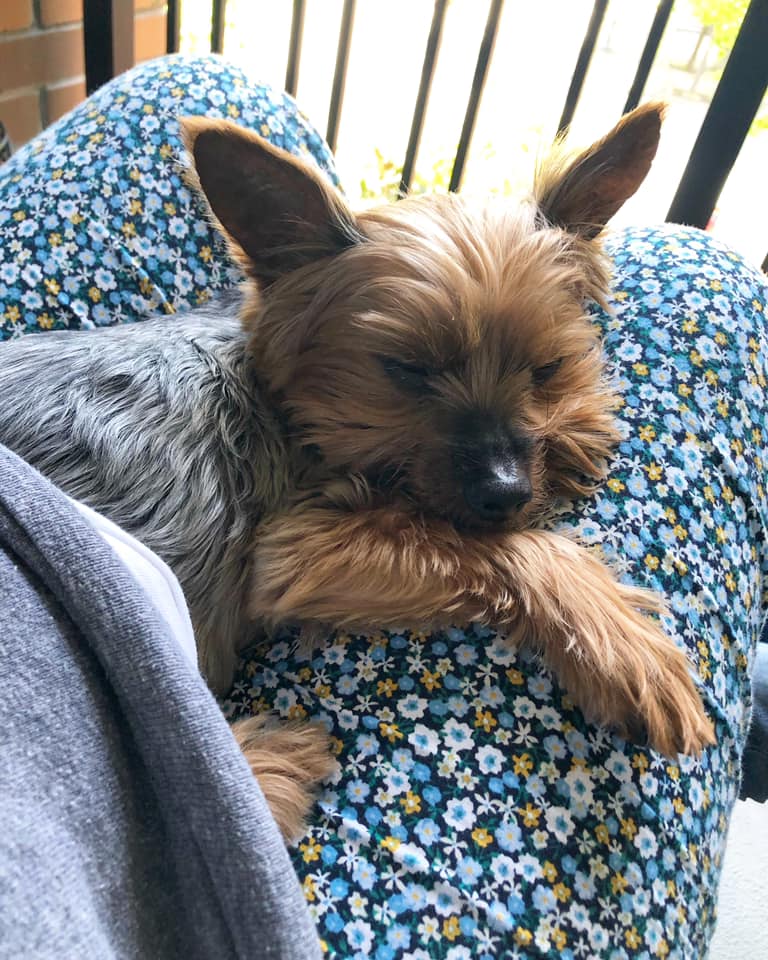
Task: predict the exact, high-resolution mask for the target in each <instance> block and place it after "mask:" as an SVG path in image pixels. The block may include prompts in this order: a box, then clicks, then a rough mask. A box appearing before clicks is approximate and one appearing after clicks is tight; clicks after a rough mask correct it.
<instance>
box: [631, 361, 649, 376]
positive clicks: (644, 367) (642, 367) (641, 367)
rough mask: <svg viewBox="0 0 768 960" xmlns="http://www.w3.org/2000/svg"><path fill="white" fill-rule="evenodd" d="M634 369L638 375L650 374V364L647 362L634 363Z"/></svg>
mask: <svg viewBox="0 0 768 960" xmlns="http://www.w3.org/2000/svg"><path fill="white" fill-rule="evenodd" d="M632 369H633V370H634V371H635V373H636V374H637V375H638V377H647V376H648V364H647V363H633V364H632Z"/></svg>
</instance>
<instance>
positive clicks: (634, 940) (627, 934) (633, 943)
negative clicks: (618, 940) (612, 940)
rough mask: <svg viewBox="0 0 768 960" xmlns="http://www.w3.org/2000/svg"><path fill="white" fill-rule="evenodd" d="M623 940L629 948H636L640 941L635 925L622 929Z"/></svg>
mask: <svg viewBox="0 0 768 960" xmlns="http://www.w3.org/2000/svg"><path fill="white" fill-rule="evenodd" d="M624 942H625V943H626V945H627V946H628V947H629V949H630V950H637V948H638V947H639V946H640V944H641V942H642V941H641V939H640V934H639V933H638V932H637V927H632V929H631V930H625V931H624Z"/></svg>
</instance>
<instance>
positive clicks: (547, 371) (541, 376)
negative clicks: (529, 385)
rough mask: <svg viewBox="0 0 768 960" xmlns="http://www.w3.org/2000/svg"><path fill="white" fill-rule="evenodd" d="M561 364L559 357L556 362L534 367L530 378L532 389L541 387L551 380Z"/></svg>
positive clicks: (561, 359) (561, 360)
mask: <svg viewBox="0 0 768 960" xmlns="http://www.w3.org/2000/svg"><path fill="white" fill-rule="evenodd" d="M562 363H563V358H562V357H559V358H558V359H557V360H553V361H552V362H551V363H545V364H544V366H542V367H534V369H533V370H532V371H531V378H532V379H533V385H534V387H542V386H544V384H545V383H546V382H547V381H548V380H551V379H552V377H554V375H555V374H556V373H557V371H558V370H559V369H560V367H561V366H562Z"/></svg>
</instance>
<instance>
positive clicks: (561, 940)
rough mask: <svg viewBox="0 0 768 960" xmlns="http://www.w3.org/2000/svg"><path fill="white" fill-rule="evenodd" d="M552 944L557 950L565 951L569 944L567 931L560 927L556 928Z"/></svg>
mask: <svg viewBox="0 0 768 960" xmlns="http://www.w3.org/2000/svg"><path fill="white" fill-rule="evenodd" d="M552 942H553V943H554V945H555V948H556V949H557V950H565V948H566V946H567V944H568V937H566V935H565V931H564V930H561V929H560V927H555V929H554V930H553V931H552Z"/></svg>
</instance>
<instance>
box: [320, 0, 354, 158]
mask: <svg viewBox="0 0 768 960" xmlns="http://www.w3.org/2000/svg"><path fill="white" fill-rule="evenodd" d="M354 22H355V0H344V9H343V10H342V13H341V27H340V29H339V46H338V49H337V50H336V69H335V70H334V73H333V87H332V89H331V105H330V107H329V109H328V129H327V130H326V134H325V139H326V140H327V141H328V146H329V147H330V148H331V150H332V151H333V150H335V149H336V140H337V137H338V134H339V120H340V118H341V107H342V104H343V101H344V85H345V83H346V82H347V66H348V65H349V46H350V41H351V40H352V27H353V25H354Z"/></svg>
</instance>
